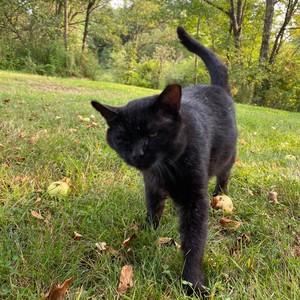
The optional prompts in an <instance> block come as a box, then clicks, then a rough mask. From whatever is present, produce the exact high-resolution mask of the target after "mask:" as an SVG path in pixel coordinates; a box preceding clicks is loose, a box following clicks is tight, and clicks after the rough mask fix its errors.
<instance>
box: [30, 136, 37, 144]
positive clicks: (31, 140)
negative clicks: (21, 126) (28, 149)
mask: <svg viewBox="0 0 300 300" xmlns="http://www.w3.org/2000/svg"><path fill="white" fill-rule="evenodd" d="M38 140H39V136H38V135H34V136H32V137H31V138H29V139H28V140H27V142H28V143H29V144H36V143H37V142H38Z"/></svg>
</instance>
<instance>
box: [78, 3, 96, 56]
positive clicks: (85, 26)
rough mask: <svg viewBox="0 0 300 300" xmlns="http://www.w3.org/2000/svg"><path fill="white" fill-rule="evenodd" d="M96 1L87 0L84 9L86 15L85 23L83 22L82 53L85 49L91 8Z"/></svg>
mask: <svg viewBox="0 0 300 300" xmlns="http://www.w3.org/2000/svg"><path fill="white" fill-rule="evenodd" d="M95 2H96V0H89V3H88V6H87V8H86V15H85V22H84V31H83V37H82V47H81V48H82V51H84V50H85V49H86V40H87V36H88V28H89V22H90V15H91V12H92V8H93V6H94V5H95Z"/></svg>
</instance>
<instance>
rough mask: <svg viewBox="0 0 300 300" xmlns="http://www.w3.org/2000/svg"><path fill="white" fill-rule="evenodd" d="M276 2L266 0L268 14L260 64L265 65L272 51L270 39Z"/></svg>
mask: <svg viewBox="0 0 300 300" xmlns="http://www.w3.org/2000/svg"><path fill="white" fill-rule="evenodd" d="M274 8H275V0H266V12H265V19H264V29H263V34H262V42H261V47H260V53H259V62H260V63H261V64H264V63H265V62H266V61H267V60H268V56H269V50H270V38H271V30H272V25H273V16H274Z"/></svg>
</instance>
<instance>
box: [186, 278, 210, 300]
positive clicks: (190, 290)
mask: <svg viewBox="0 0 300 300" xmlns="http://www.w3.org/2000/svg"><path fill="white" fill-rule="evenodd" d="M182 285H183V289H184V291H185V293H186V294H187V295H188V296H195V297H199V298H200V299H207V297H208V292H207V290H206V289H205V287H204V285H203V281H202V280H201V279H198V280H197V279H195V278H191V279H190V280H186V279H184V278H183V279H182Z"/></svg>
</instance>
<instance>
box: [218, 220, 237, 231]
mask: <svg viewBox="0 0 300 300" xmlns="http://www.w3.org/2000/svg"><path fill="white" fill-rule="evenodd" d="M220 224H221V226H222V227H223V228H226V229H232V230H235V229H237V228H239V227H240V226H241V225H242V223H241V222H238V221H234V220H230V219H226V218H221V219H220Z"/></svg>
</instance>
